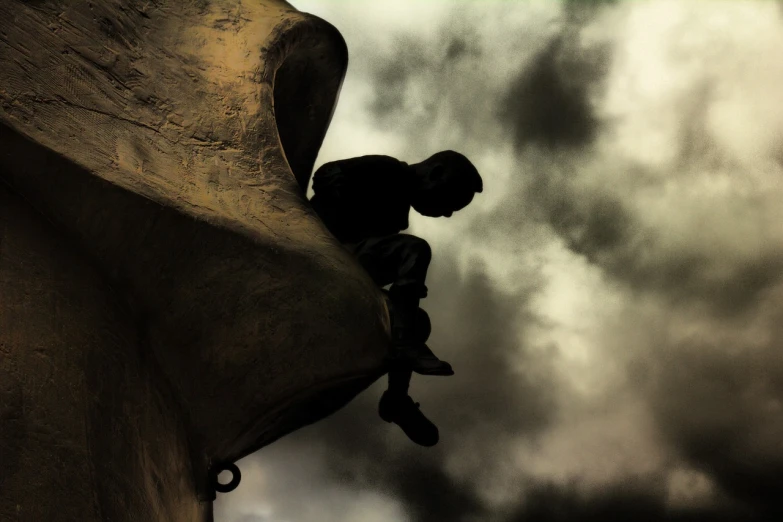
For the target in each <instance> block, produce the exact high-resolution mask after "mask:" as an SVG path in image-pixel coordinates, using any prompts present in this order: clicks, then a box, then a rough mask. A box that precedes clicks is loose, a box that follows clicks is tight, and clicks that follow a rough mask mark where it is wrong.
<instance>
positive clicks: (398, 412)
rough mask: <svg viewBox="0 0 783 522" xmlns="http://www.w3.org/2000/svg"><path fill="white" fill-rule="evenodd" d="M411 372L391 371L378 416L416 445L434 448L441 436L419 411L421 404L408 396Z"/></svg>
mask: <svg viewBox="0 0 783 522" xmlns="http://www.w3.org/2000/svg"><path fill="white" fill-rule="evenodd" d="M411 376H412V372H411V370H406V369H401V368H396V369H395V368H393V369H391V370H390V371H389V387H388V389H387V390H386V391H385V392H383V395H382V396H381V400H380V402H379V403H378V415H379V416H380V417H381V419H383V420H385V421H386V422H393V423H394V424H396V425H397V426H399V427H400V428H402V431H404V432H405V434H406V435H407V436H408V438H409V439H411V440H412V441H413V442H415V443H416V444H419V445H421V446H434V445H435V444H437V443H438V439H439V438H440V435H439V433H438V427H437V426H435V425H434V424H433V423H432V422H431V421H430V420H429V419H428V418H427V417H425V416H424V414H423V413H422V412H421V410H419V403H417V402H413V399H411V397H410V396H409V395H408V386H409V385H410V382H411Z"/></svg>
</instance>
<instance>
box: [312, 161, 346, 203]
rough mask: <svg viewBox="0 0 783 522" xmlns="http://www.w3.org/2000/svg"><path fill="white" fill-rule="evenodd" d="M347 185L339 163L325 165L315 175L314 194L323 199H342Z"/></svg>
mask: <svg viewBox="0 0 783 522" xmlns="http://www.w3.org/2000/svg"><path fill="white" fill-rule="evenodd" d="M345 184H346V176H345V173H344V172H343V171H342V169H341V168H340V165H339V164H338V163H337V162H331V163H324V164H323V165H321V167H320V168H319V169H318V170H317V171H316V172H315V174H313V193H314V194H315V195H317V196H318V197H319V198H322V199H329V200H332V199H341V198H342V197H344V196H345Z"/></svg>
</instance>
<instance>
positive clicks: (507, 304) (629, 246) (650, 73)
mask: <svg viewBox="0 0 783 522" xmlns="http://www.w3.org/2000/svg"><path fill="white" fill-rule="evenodd" d="M293 3H294V4H295V6H296V7H297V8H298V9H300V10H302V11H306V12H310V13H313V14H316V15H318V16H320V17H322V18H324V19H326V20H327V21H329V22H331V23H332V24H334V25H335V26H336V27H337V28H338V29H339V30H340V31H341V33H342V34H343V36H344V38H345V40H346V42H347V44H348V48H349V53H350V60H351V61H350V65H349V68H348V74H347V77H346V81H345V84H344V87H343V90H342V93H341V97H340V101H339V104H338V107H337V111H336V113H335V116H334V120H333V121H332V125H331V127H330V130H329V133H328V135H327V138H326V142H325V143H324V146H323V148H322V150H321V154H320V156H319V160H318V164H321V163H324V162H326V161H331V160H334V159H339V158H344V157H351V156H358V155H363V154H388V155H392V156H395V157H398V158H399V159H401V160H403V161H407V162H416V161H419V160H421V159H424V158H426V157H427V156H429V155H430V154H432V153H434V152H437V151H438V150H442V149H453V150H458V151H460V152H463V153H464V154H466V155H467V156H468V157H470V158H471V159H472V160H473V162H474V163H475V164H476V166H477V167H478V168H479V171H480V172H481V173H482V175H483V177H484V180H485V190H484V193H483V194H481V195H480V196H478V197H477V198H476V199H475V200H474V203H473V204H471V205H470V206H469V207H468V208H467V209H465V210H463V211H461V212H459V213H458V214H456V215H455V216H454V217H453V218H451V219H439V220H434V219H427V218H422V217H420V216H415V217H413V218H412V220H411V222H412V229H411V232H413V233H415V234H417V235H420V236H422V237H424V238H426V239H427V240H429V241H430V242H431V244H432V245H433V249H434V261H433V265H432V269H431V276H430V280H431V283H430V285H429V286H430V297H429V298H428V299H427V300H426V301H425V302H424V303H423V305H424V307H425V308H426V309H427V310H428V311H429V313H430V315H431V317H432V321H433V335H432V337H431V338H430V346H431V347H432V348H433V350H434V351H435V352H436V353H437V354H439V355H440V356H441V357H443V358H444V359H446V360H449V361H450V362H451V363H452V364H453V365H454V368H455V371H456V375H455V376H454V377H451V378H429V379H425V378H423V377H418V376H417V377H414V384H413V387H412V391H411V395H412V396H413V397H414V399H415V400H417V401H419V402H421V405H422V411H423V412H424V413H425V414H427V415H428V416H429V417H430V418H431V419H432V420H433V421H434V422H435V423H436V424H437V425H438V426H439V427H440V431H441V443H440V444H439V445H438V446H436V447H435V448H431V449H427V448H421V447H418V446H416V445H414V444H413V443H411V442H410V441H408V440H407V438H406V437H405V435H404V434H403V433H402V431H401V430H399V428H397V427H396V426H394V425H389V424H386V423H384V422H383V421H382V420H380V419H379V418H378V416H377V413H376V411H377V401H378V399H379V397H380V394H381V392H382V390H383V389H384V387H385V383H379V384H378V385H377V386H374V387H372V388H371V389H369V390H368V391H367V392H365V393H364V394H362V395H361V396H360V397H358V398H357V399H356V400H355V401H354V402H353V403H352V404H351V405H350V406H349V407H347V408H345V409H344V410H342V411H341V412H339V413H338V414H336V415H334V416H333V417H332V418H330V419H327V420H326V421H323V422H321V423H318V424H316V425H315V426H312V427H310V428H307V429H305V430H301V431H299V432H297V433H295V434H293V435H291V436H289V437H287V438H285V439H283V440H281V441H279V442H278V443H275V444H273V445H272V446H269V447H268V448H265V449H263V450H262V451H260V452H258V453H257V454H255V455H253V456H251V457H248V458H247V459H245V460H243V461H241V462H240V466H241V468H242V473H243V480H242V483H241V484H240V486H239V488H238V489H237V490H236V491H234V492H232V493H230V494H227V495H220V496H219V498H218V502H217V504H216V521H217V522H331V521H334V522H337V521H340V522H406V521H409V522H440V521H449V522H452V521H453V522H495V521H497V522H527V521H536V522H550V521H576V522H593V521H596V522H597V521H602V522H608V521H626V520H628V521H650V522H655V521H664V520H666V521H713V520H714V521H750V522H752V521H756V520H783V404H782V403H781V400H783V277H781V276H783V206H782V205H781V202H783V177H781V175H782V174H783V59H781V57H782V56H783V17H782V16H781V9H780V4H779V3H777V2H772V1H750V0H748V1H736V0H735V1H723V2H721V1H718V0H709V1H703V2H699V1H694V0H688V1H684V0H680V1H666V0H660V1H649V2H645V1H632V2H631V1H628V2H606V1H604V2H598V1H593V2H579V1H568V2H565V1H555V0H549V1H540V2H533V1H517V2H514V1H501V0H497V1H494V2H490V1H481V2H480V1H475V2H469V1H460V2H446V1H440V2H437V1H424V0H419V1H402V0H373V1H372V2H369V1H359V0H356V1H346V0H343V1H338V0H306V1H305V0H300V1H298V2H297V1H294V2H293ZM778 517H781V518H778Z"/></svg>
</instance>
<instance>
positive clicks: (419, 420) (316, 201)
mask: <svg viewBox="0 0 783 522" xmlns="http://www.w3.org/2000/svg"><path fill="white" fill-rule="evenodd" d="M482 188H483V185H482V180H481V176H480V175H479V173H478V171H477V170H476V168H475V167H474V166H473V164H472V163H471V162H470V161H469V160H468V159H467V158H466V157H465V156H463V155H462V154H459V153H457V152H453V151H443V152H438V153H437V154H434V155H432V156H431V157H429V158H428V159H426V160H424V161H422V162H421V163H416V164H413V165H408V164H407V163H404V162H401V161H398V160H396V159H394V158H392V157H389V156H362V157H359V158H352V159H346V160H341V161H335V162H331V163H326V164H325V165H323V166H321V168H319V169H318V170H317V171H316V173H315V174H314V175H313V191H314V193H315V194H314V195H313V197H312V199H311V200H310V202H311V203H312V206H313V208H314V209H315V211H316V212H317V213H318V215H319V216H320V217H321V219H322V220H323V222H324V224H325V225H326V227H327V228H328V229H329V231H330V232H331V233H332V234H333V235H334V236H335V237H336V238H337V239H338V240H340V242H342V243H343V244H344V245H345V246H346V247H347V248H348V249H349V250H351V251H352V252H353V253H354V255H355V256H356V257H357V259H358V261H359V263H360V264H361V265H362V266H363V267H364V269H365V270H366V271H367V273H368V274H369V275H370V277H372V279H373V281H375V283H376V284H377V285H378V286H380V287H385V286H387V285H391V287H390V288H389V290H388V292H387V296H388V301H389V309H390V312H391V318H392V339H393V347H392V350H391V353H390V366H389V368H390V369H389V387H388V389H387V390H386V392H384V394H383V397H382V398H381V401H380V404H379V407H378V413H379V414H380V416H381V418H383V419H384V420H385V421H387V422H394V423H395V424H397V425H399V426H400V427H401V428H402V429H403V431H405V433H406V434H407V435H408V437H409V438H410V439H411V440H413V441H414V442H416V443H417V444H421V445H423V446H433V445H435V444H436V443H437V442H438V428H437V427H436V426H435V425H434V424H432V423H431V422H430V421H429V420H428V419H427V418H426V417H425V416H424V415H423V414H422V413H421V411H419V405H418V403H414V402H413V399H411V398H410V397H409V396H408V386H409V384H410V380H411V376H412V372H413V371H415V372H417V373H419V374H422V375H453V374H454V371H453V370H452V369H451V365H449V363H447V362H445V361H441V360H440V359H438V358H437V357H436V356H435V355H434V354H433V353H432V352H431V351H430V350H429V348H428V347H427V345H426V344H425V343H426V340H427V338H428V337H429V334H430V330H431V327H430V324H429V317H428V316H427V314H426V312H424V310H422V309H420V308H419V300H420V299H422V298H424V297H426V296H427V286H426V285H425V280H426V277H427V269H428V268H429V264H430V260H431V259H432V251H431V250H430V246H429V244H428V243H427V242H426V241H425V240H423V239H421V238H418V237H416V236H412V235H408V234H400V233H399V232H400V231H402V230H405V229H407V228H408V214H409V212H410V209H411V207H413V209H414V210H416V211H417V212H419V213H420V214H422V215H424V216H429V217H450V216H451V215H452V213H454V212H456V211H458V210H461V209H463V208H465V207H466V206H467V205H468V204H469V203H470V202H471V201H472V200H473V196H474V195H475V193H477V192H481V191H482Z"/></svg>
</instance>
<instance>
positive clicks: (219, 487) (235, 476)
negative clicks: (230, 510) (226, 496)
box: [209, 463, 242, 497]
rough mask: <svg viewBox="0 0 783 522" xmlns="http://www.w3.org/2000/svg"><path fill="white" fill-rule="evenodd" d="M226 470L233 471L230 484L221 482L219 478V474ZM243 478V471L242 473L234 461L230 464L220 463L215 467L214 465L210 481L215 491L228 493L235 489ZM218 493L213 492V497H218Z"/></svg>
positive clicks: (210, 473)
mask: <svg viewBox="0 0 783 522" xmlns="http://www.w3.org/2000/svg"><path fill="white" fill-rule="evenodd" d="M224 471H230V472H231V480H230V481H229V483H228V484H221V483H220V481H219V480H218V475H220V474H221V473H222V472H224ZM241 480H242V473H240V471H239V468H238V467H237V465H236V464H234V463H229V464H218V465H216V466H214V467H212V468H211V469H210V471H209V482H210V485H211V486H212V490H213V491H218V492H220V493H228V492H230V491H234V490H235V489H236V488H237V486H239V482H240V481H241ZM216 496H217V495H214V494H213V497H216Z"/></svg>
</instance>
